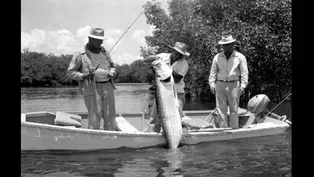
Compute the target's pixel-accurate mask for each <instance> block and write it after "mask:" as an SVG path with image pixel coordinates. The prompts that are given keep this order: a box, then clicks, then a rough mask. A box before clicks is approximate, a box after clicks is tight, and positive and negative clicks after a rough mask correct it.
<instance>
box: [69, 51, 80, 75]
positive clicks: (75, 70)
mask: <svg viewBox="0 0 314 177" xmlns="http://www.w3.org/2000/svg"><path fill="white" fill-rule="evenodd" d="M81 65H82V59H81V53H80V52H75V53H74V55H73V58H72V60H71V62H70V64H69V67H68V70H67V73H66V75H67V76H68V77H69V78H70V79H73V80H83V78H82V76H83V73H81V72H79V68H80V67H81Z"/></svg>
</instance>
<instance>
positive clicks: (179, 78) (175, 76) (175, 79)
mask: <svg viewBox="0 0 314 177" xmlns="http://www.w3.org/2000/svg"><path fill="white" fill-rule="evenodd" d="M172 76H173V79H174V83H179V82H180V80H181V79H182V78H183V76H181V75H180V74H178V73H176V72H175V71H172Z"/></svg>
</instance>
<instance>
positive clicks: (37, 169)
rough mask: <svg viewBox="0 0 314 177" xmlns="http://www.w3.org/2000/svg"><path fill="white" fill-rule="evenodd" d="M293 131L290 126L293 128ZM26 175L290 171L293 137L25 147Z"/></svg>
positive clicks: (216, 176) (244, 175)
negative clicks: (48, 148)
mask: <svg viewBox="0 0 314 177" xmlns="http://www.w3.org/2000/svg"><path fill="white" fill-rule="evenodd" d="M289 131H290V130H289ZM21 156H22V157H21V162H22V164H21V165H22V168H21V173H22V176H32V175H40V176H45V177H48V176H58V175H64V176H93V177H96V176H97V177H100V176H119V177H126V176H130V177H132V176H141V177H147V176H148V177H150V176H152V177H156V176H177V177H179V176H182V177H183V176H213V177H226V176H227V177H228V176H230V177H235V176H236V177H254V176H269V177H272V176H286V175H291V137H290V133H289V132H288V133H287V134H285V135H275V136H270V137H267V136H266V137H258V138H248V139H242V140H230V141H221V142H219V141H218V142H210V143H202V144H198V145H191V146H183V147H180V148H179V149H177V150H168V149H164V148H162V147H160V148H149V149H119V150H101V151H99V150H98V151H37V152H22V154H21Z"/></svg>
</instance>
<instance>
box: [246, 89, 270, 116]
mask: <svg viewBox="0 0 314 177" xmlns="http://www.w3.org/2000/svg"><path fill="white" fill-rule="evenodd" d="M269 102H270V100H269V98H268V96H267V95H264V94H258V95H255V96H254V97H253V98H251V99H250V100H249V102H248V104H247V109H248V111H250V112H251V113H254V114H258V113H261V112H263V111H264V110H265V109H266V108H267V105H268V103H269Z"/></svg>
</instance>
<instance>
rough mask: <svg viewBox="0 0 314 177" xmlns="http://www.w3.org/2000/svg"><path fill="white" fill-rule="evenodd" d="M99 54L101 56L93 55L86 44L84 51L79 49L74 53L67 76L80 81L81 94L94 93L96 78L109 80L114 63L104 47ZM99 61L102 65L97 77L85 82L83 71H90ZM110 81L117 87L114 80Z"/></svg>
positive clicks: (97, 79)
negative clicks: (110, 69)
mask: <svg viewBox="0 0 314 177" xmlns="http://www.w3.org/2000/svg"><path fill="white" fill-rule="evenodd" d="M98 56H99V57H100V58H99V57H95V56H94V55H91V52H90V51H88V49H87V47H86V46H85V48H84V51H83V52H79V51H78V52H75V54H74V55H73V58H72V60H71V62H70V64H69V67H68V70H67V76H68V77H69V78H71V79H73V80H77V81H78V83H79V94H84V95H91V94H94V92H95V86H94V85H95V83H94V82H95V80H96V81H108V80H109V78H108V73H109V68H110V67H112V66H111V65H112V63H113V62H112V60H111V57H110V55H109V54H108V52H107V51H106V50H105V48H103V47H101V54H99V55H98ZM102 57H103V58H102ZM101 58H102V59H101ZM99 63H101V65H100V66H99V68H98V69H97V70H96V72H95V79H93V82H89V81H87V80H85V82H84V80H83V78H82V76H83V73H88V72H89V70H90V69H92V68H95V67H96V66H97V65H98V64H99ZM110 82H111V83H112V86H113V88H114V89H115V83H114V81H113V80H112V79H111V80H110Z"/></svg>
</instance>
